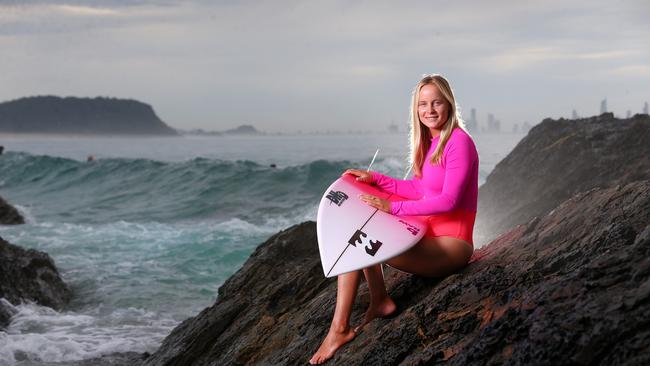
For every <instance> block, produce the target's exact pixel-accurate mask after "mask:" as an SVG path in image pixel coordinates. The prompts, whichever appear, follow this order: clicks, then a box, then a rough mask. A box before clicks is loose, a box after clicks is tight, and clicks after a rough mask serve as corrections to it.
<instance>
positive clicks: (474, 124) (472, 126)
mask: <svg viewBox="0 0 650 366" xmlns="http://www.w3.org/2000/svg"><path fill="white" fill-rule="evenodd" d="M470 113H471V114H470V118H469V121H465V122H467V130H469V132H478V121H477V120H476V109H475V108H472V109H471V112H470Z"/></svg>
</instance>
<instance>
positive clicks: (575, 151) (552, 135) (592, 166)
mask: <svg viewBox="0 0 650 366" xmlns="http://www.w3.org/2000/svg"><path fill="white" fill-rule="evenodd" d="M648 141H650V116H648V115H647V114H646V115H640V114H639V115H635V116H634V117H632V118H630V119H617V118H614V116H613V114H611V113H605V114H602V115H601V116H598V117H593V118H587V119H578V120H565V119H560V120H552V119H546V120H544V121H542V122H541V123H540V124H538V125H537V126H535V127H534V128H533V129H532V130H531V131H530V132H529V133H528V135H527V136H526V137H524V139H522V140H521V141H520V142H519V144H518V145H517V146H516V147H515V148H514V149H513V151H512V152H511V153H510V154H509V155H508V156H507V157H506V158H505V159H503V160H502V161H501V162H499V164H497V165H496V167H495V168H494V170H493V171H492V173H490V175H489V176H488V177H487V179H486V181H485V184H483V185H482V186H481V188H480V190H479V203H478V216H477V218H476V226H475V231H474V239H475V240H476V242H477V244H478V245H479V246H480V245H482V244H484V243H487V242H488V241H490V240H491V239H492V238H494V237H495V236H496V235H498V234H499V233H503V232H505V231H507V230H509V229H511V228H513V227H515V226H516V225H518V224H521V223H525V222H527V221H528V220H530V219H532V218H533V217H535V216H542V215H544V214H546V213H547V212H549V211H551V210H552V209H553V208H554V207H556V206H557V205H558V204H560V202H562V201H564V200H566V199H568V198H569V197H571V196H573V195H574V194H576V193H578V192H584V191H586V190H589V189H591V188H595V187H613V186H615V185H617V184H626V183H629V182H633V181H637V180H643V179H650V159H648V156H650V144H649V143H648Z"/></svg>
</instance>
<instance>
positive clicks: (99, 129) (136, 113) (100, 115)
mask: <svg viewBox="0 0 650 366" xmlns="http://www.w3.org/2000/svg"><path fill="white" fill-rule="evenodd" d="M0 132H9V133H52V134H118V135H170V136H173V135H178V133H177V132H176V130H174V129H173V128H171V127H169V126H168V125H166V124H165V123H164V122H163V121H161V120H160V118H158V116H157V115H156V113H155V112H154V110H153V108H151V106H150V105H148V104H145V103H142V102H139V101H136V100H132V99H117V98H103V97H97V98H75V97H66V98H61V97H57V96H36V97H27V98H21V99H17V100H12V101H9V102H4V103H0Z"/></svg>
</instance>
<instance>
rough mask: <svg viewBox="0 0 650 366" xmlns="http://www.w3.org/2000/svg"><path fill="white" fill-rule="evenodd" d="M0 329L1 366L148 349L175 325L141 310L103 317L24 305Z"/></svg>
mask: <svg viewBox="0 0 650 366" xmlns="http://www.w3.org/2000/svg"><path fill="white" fill-rule="evenodd" d="M15 308H16V310H17V314H16V315H14V316H13V317H12V321H11V324H10V325H9V327H8V328H7V329H6V331H5V332H0V345H2V346H0V365H12V364H15V363H17V362H19V361H34V362H38V361H40V362H64V361H73V360H82V359H87V358H93V357H99V356H102V355H105V354H109V353H113V352H126V351H133V352H151V351H154V350H155V349H156V348H157V347H158V345H159V344H160V342H161V341H162V339H163V338H164V337H165V336H166V335H167V334H169V332H170V331H171V329H172V328H173V327H174V326H175V325H176V324H177V321H175V320H173V319H164V318H160V317H159V315H158V314H155V313H153V312H148V311H144V310H141V309H134V308H129V309H117V310H115V311H113V312H111V313H110V314H108V316H102V317H98V316H90V315H86V314H79V313H76V312H70V311H67V312H61V313H59V312H57V311H54V310H52V309H50V308H47V307H43V306H39V305H35V304H23V305H19V306H17V307H15Z"/></svg>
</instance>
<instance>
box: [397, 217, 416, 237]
mask: <svg viewBox="0 0 650 366" xmlns="http://www.w3.org/2000/svg"><path fill="white" fill-rule="evenodd" d="M399 222H401V223H402V224H404V225H406V230H408V231H409V232H411V234H413V235H418V233H419V232H420V229H418V228H417V227H415V226H413V225H411V224H409V223H408V222H406V221H404V220H399Z"/></svg>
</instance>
